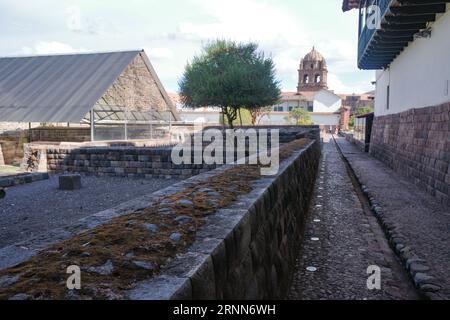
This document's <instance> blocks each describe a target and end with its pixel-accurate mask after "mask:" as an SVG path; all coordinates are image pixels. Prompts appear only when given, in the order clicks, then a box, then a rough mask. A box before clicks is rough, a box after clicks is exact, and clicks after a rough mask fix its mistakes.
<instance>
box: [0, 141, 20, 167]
mask: <svg viewBox="0 0 450 320" xmlns="http://www.w3.org/2000/svg"><path fill="white" fill-rule="evenodd" d="M25 140H26V139H25V138H24V137H23V136H21V135H3V136H0V149H1V151H0V155H1V156H2V158H3V164H6V165H11V164H16V163H20V161H21V159H22V157H23V144H24V142H25ZM0 162H1V160H0Z"/></svg>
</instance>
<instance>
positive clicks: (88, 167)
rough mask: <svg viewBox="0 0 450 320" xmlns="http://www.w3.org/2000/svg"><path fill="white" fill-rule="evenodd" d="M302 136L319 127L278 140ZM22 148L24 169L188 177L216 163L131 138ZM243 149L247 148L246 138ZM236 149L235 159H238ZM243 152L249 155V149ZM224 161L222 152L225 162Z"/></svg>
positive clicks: (294, 130) (284, 133) (315, 134)
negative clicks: (179, 160)
mask: <svg viewBox="0 0 450 320" xmlns="http://www.w3.org/2000/svg"><path fill="white" fill-rule="evenodd" d="M304 137H310V138H313V139H317V140H319V131H318V130H317V129H316V127H310V128H308V129H307V128H304V127H289V128H284V129H283V130H281V131H280V143H288V142H291V141H293V140H296V139H300V138H304ZM161 142H162V141H161ZM24 149H25V151H24V152H25V156H24V159H23V161H22V168H23V169H24V170H26V171H38V172H50V173H64V172H75V173H82V174H87V175H97V176H108V177H132V178H172V177H178V178H189V177H191V176H195V175H197V174H200V173H203V172H206V171H209V170H211V169H215V168H216V167H217V166H216V165H206V164H204V163H203V164H196V165H194V164H193V165H189V164H183V165H175V164H174V163H173V162H172V158H171V154H172V146H164V147H145V146H138V145H137V143H134V142H131V141H130V142H129V143H127V142H124V143H123V145H122V144H120V143H117V144H116V145H112V146H110V145H109V146H101V147H95V146H80V145H76V144H65V145H64V144H63V145H56V144H55V145H51V144H49V145H45V144H34V145H33V144H30V145H27V146H26V147H25V148H24ZM224 150H225V146H224ZM246 150H248V141H247V145H246ZM235 152H236V153H237V151H235ZM236 153H235V160H237V154H236ZM246 155H247V156H248V151H247V152H246ZM226 161H227V160H226V158H225V155H224V162H226ZM192 163H194V159H192Z"/></svg>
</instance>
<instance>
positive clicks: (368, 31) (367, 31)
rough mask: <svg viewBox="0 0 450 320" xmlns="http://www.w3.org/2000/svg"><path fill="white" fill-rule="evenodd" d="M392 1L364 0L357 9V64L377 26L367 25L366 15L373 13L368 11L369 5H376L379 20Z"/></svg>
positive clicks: (386, 11)
mask: <svg viewBox="0 0 450 320" xmlns="http://www.w3.org/2000/svg"><path fill="white" fill-rule="evenodd" d="M393 2H394V0H366V1H362V2H361V5H360V9H359V41H358V64H359V63H360V62H361V59H362V58H363V57H364V54H365V53H366V50H367V48H368V47H369V45H370V43H371V41H372V39H373V37H374V35H375V33H376V31H377V28H374V27H373V26H371V27H369V26H367V20H368V15H369V14H374V12H369V9H370V8H371V6H377V7H378V9H379V13H380V20H381V21H383V19H384V17H385V16H386V14H387V13H388V11H389V8H390V6H391V4H392V3H393Z"/></svg>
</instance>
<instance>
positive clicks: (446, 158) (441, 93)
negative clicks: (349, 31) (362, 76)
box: [344, 1, 450, 204]
mask: <svg viewBox="0 0 450 320" xmlns="http://www.w3.org/2000/svg"><path fill="white" fill-rule="evenodd" d="M372 3H373V1H364V2H362V1H361V8H360V15H359V17H360V19H359V45H358V66H359V68H360V69H364V70H374V71H375V73H376V91H375V119H374V123H373V129H372V138H371V145H370V153H371V154H372V155H373V156H374V157H376V158H378V159H380V160H381V161H383V162H384V163H385V164H387V165H388V166H389V167H391V168H393V169H394V170H395V171H397V172H399V173H401V174H403V175H404V176H406V177H408V178H409V179H410V180H411V181H412V182H414V183H415V184H417V185H418V186H420V187H422V189H423V190H426V191H428V192H429V193H430V194H432V195H434V196H436V197H437V198H438V199H439V200H440V201H442V202H444V203H449V204H450V138H449V137H450V103H449V102H450V94H449V91H450V85H449V80H450V60H449V56H450V37H449V35H448V32H449V30H450V4H449V3H448V1H426V3H425V1H424V3H421V4H420V5H417V4H416V1H379V2H378V4H379V8H380V11H381V12H380V19H381V21H380V22H381V23H380V27H379V28H373V26H372V25H370V23H369V22H370V21H371V20H369V18H370V16H369V15H368V6H369V5H371V4H372ZM344 4H345V3H344Z"/></svg>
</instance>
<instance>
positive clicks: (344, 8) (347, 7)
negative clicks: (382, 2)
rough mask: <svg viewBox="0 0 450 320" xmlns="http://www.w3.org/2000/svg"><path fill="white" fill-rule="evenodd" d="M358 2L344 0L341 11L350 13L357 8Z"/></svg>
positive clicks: (357, 0) (358, 0)
mask: <svg viewBox="0 0 450 320" xmlns="http://www.w3.org/2000/svg"><path fill="white" fill-rule="evenodd" d="M359 3H360V0H344V1H343V3H342V11H344V12H346V11H350V10H352V9H358V8H359Z"/></svg>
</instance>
